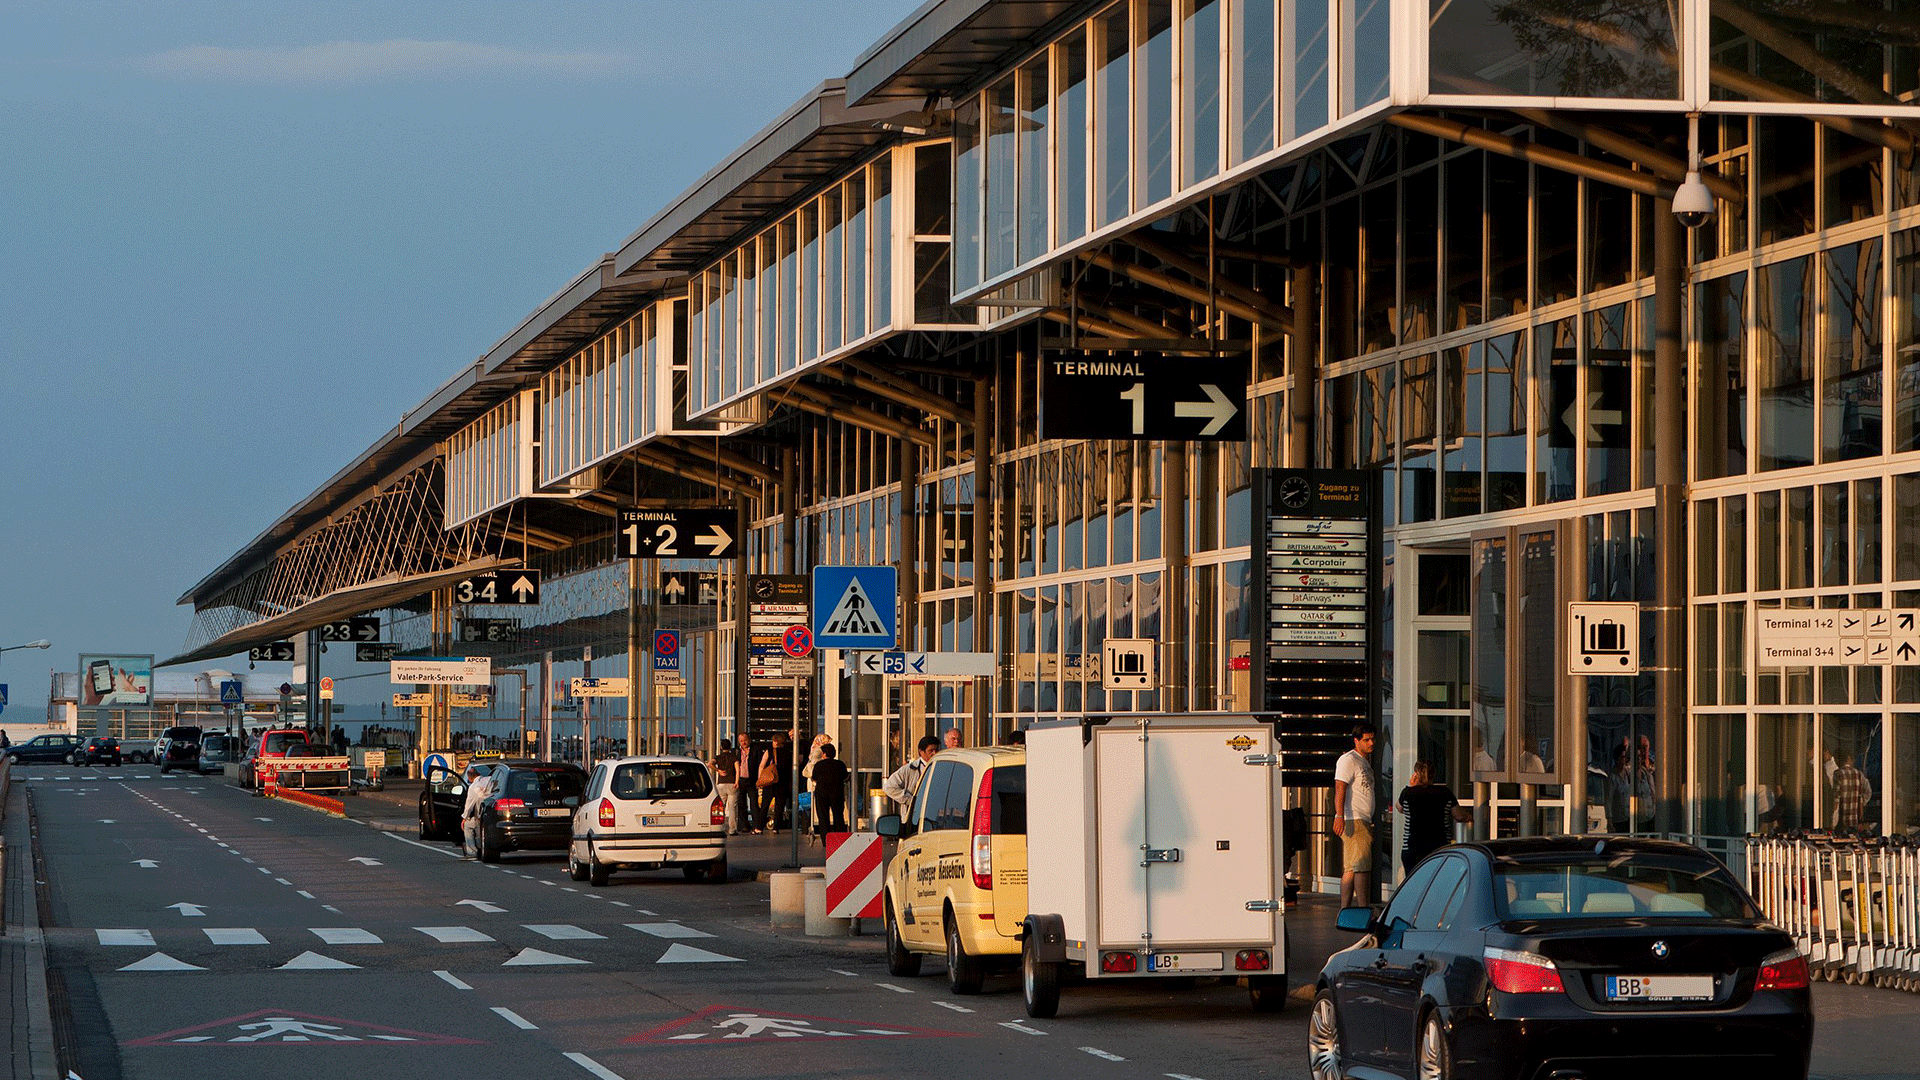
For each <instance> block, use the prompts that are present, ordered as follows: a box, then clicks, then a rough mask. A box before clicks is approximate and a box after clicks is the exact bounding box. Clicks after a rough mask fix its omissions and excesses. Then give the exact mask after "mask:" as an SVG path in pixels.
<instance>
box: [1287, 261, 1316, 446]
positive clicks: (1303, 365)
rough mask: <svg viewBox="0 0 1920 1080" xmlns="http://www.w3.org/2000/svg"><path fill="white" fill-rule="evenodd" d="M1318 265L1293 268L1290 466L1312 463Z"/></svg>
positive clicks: (1289, 421)
mask: <svg viewBox="0 0 1920 1080" xmlns="http://www.w3.org/2000/svg"><path fill="white" fill-rule="evenodd" d="M1319 269H1320V268H1319V267H1318V266H1317V265H1314V264H1308V265H1306V266H1301V267H1296V268H1295V269H1294V271H1293V297H1292V304H1291V309H1292V311H1293V356H1292V361H1293V363H1292V365H1291V373H1292V375H1293V389H1292V390H1290V391H1288V393H1287V459H1286V463H1287V465H1288V467H1289V468H1294V469H1306V468H1311V467H1312V466H1313V444H1314V438H1313V434H1314V417H1315V412H1314V391H1315V388H1316V386H1317V385H1318V383H1319V376H1320V319H1319V315H1320V299H1319V296H1318V295H1317V291H1316V289H1315V288H1314V284H1315V282H1316V281H1317V280H1318V278H1317V275H1318V273H1319Z"/></svg>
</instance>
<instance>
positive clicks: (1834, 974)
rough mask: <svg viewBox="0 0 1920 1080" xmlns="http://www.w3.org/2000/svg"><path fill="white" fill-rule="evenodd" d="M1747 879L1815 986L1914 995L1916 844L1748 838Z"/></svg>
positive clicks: (1826, 836) (1919, 851)
mask: <svg viewBox="0 0 1920 1080" xmlns="http://www.w3.org/2000/svg"><path fill="white" fill-rule="evenodd" d="M1747 872H1748V875H1749V877H1750V878H1751V881H1750V885H1751V887H1752V890H1753V895H1754V898H1755V899H1756V900H1758V901H1759V902H1760V907H1761V909H1762V910H1763V911H1765V912H1766V914H1767V917H1768V918H1770V919H1772V920H1773V921H1774V922H1776V923H1778V924H1779V925H1780V926H1781V927H1782V928H1784V929H1785V930H1786V931H1787V932H1788V933H1789V934H1792V935H1793V937H1794V939H1795V942H1796V943H1797V944H1798V946H1799V948H1800V951H1801V952H1802V953H1804V954H1805V955H1806V957H1807V965H1808V967H1809V968H1810V969H1811V970H1812V972H1813V973H1814V976H1815V977H1816V978H1824V979H1825V980H1827V981H1828V982H1844V983H1848V984H1852V985H1868V984H1871V985H1873V986H1884V987H1891V988H1894V989H1897V990H1906V991H1909V992H1920V837H1916V836H1893V837H1848V836H1837V835H1833V834H1830V833H1823V832H1807V833H1791V834H1780V835H1768V836H1749V837H1748V838H1747Z"/></svg>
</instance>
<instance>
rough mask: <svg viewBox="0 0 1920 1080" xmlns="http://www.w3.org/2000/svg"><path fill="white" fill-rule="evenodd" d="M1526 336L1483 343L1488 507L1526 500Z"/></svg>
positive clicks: (1517, 504) (1505, 336) (1505, 506)
mask: <svg viewBox="0 0 1920 1080" xmlns="http://www.w3.org/2000/svg"><path fill="white" fill-rule="evenodd" d="M1524 340H1525V338H1524V336H1523V335H1522V334H1520V333H1519V332H1517V331H1516V332H1514V333H1511V334H1501V335H1500V336H1498V337H1496V338H1493V339H1492V340H1490V341H1488V342H1487V343H1486V359H1485V366H1486V408H1487V420H1486V429H1485V437H1486V453H1487V510H1488V511H1489V512H1493V511H1499V510H1511V509H1514V508H1515V507H1520V506H1525V505H1526V504H1527V402H1526V387H1525V383H1526V373H1527V369H1526V365H1525V361H1524V359H1523V357H1524V353H1523V349H1524V346H1523V345H1522V344H1521V343H1522V342H1523V341H1524Z"/></svg>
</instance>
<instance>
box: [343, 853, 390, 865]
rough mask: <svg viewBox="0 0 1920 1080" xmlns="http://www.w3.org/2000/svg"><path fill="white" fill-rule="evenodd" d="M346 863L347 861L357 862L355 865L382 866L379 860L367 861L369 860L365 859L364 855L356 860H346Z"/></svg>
mask: <svg viewBox="0 0 1920 1080" xmlns="http://www.w3.org/2000/svg"><path fill="white" fill-rule="evenodd" d="M347 861H348V862H357V863H364V864H366V865H367V866H381V865H383V864H382V863H381V862H380V860H379V859H369V858H367V857H366V856H365V855H362V856H360V857H359V858H357V859H348V860H347Z"/></svg>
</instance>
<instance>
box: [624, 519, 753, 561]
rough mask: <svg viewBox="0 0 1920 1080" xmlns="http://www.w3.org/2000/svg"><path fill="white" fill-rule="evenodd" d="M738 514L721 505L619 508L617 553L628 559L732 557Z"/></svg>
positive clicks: (737, 551) (735, 548) (737, 550)
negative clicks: (676, 507) (654, 508)
mask: <svg viewBox="0 0 1920 1080" xmlns="http://www.w3.org/2000/svg"><path fill="white" fill-rule="evenodd" d="M737 524H738V515H736V514H735V513H734V511H732V510H728V509H725V508H722V507H686V508H681V509H667V510H622V511H620V532H619V546H620V554H621V555H622V556H624V557H626V558H629V559H733V558H738V557H739V554H740V547H739V544H738V543H737V542H736V540H735V537H734V535H733V531H734V527H735V526H736V525H737Z"/></svg>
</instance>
